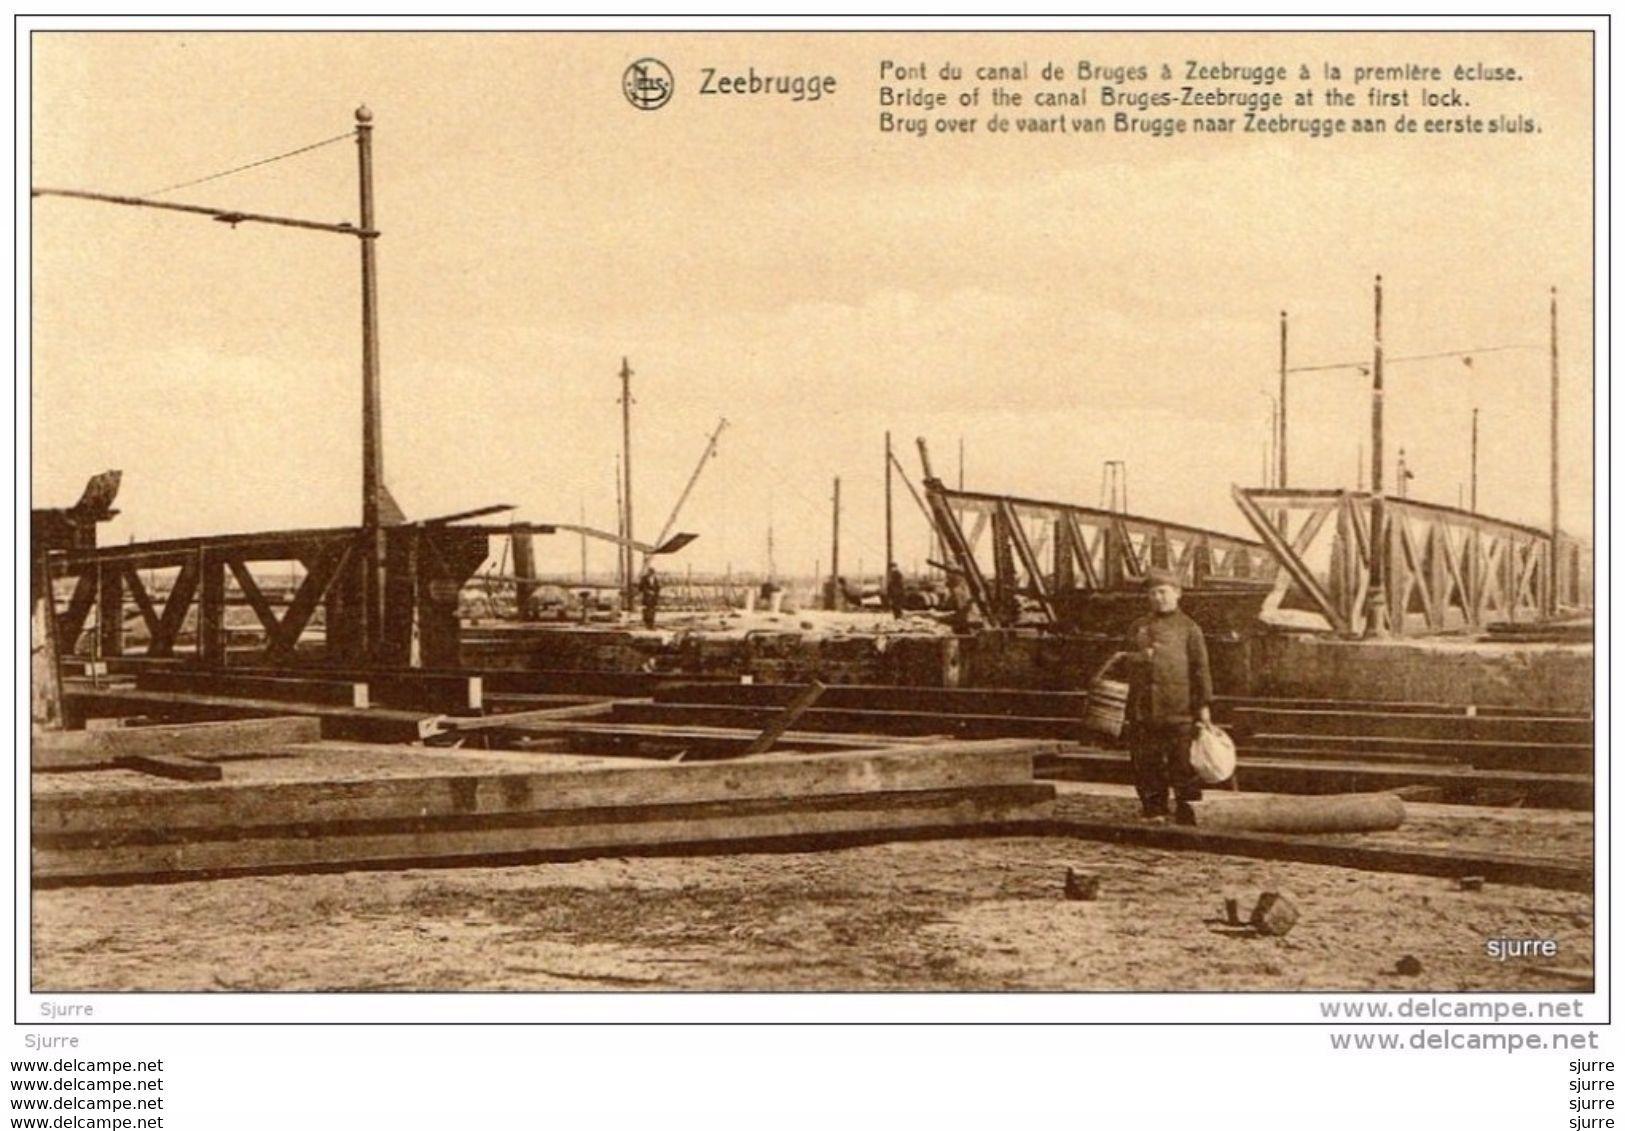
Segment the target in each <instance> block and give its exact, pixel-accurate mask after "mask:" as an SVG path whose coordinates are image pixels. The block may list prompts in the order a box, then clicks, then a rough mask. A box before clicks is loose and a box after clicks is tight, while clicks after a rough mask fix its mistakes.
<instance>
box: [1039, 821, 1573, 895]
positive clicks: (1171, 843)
mask: <svg viewBox="0 0 1625 1131" xmlns="http://www.w3.org/2000/svg"><path fill="white" fill-rule="evenodd" d="M1049 827H1050V829H1051V830H1052V832H1053V833H1054V834H1056V835H1061V836H1071V837H1077V838H1078V839H1080V840H1091V841H1105V842H1107V843H1110V844H1129V845H1134V846H1137V847H1140V848H1161V849H1171V850H1174V851H1195V852H1212V853H1219V854H1222V855H1226V856H1245V857H1250V858H1252V859H1262V860H1290V861H1293V862H1296V863H1302V864H1329V865H1332V866H1335V867H1338V868H1353V869H1357V870H1359V871H1366V872H1401V873H1409V874H1411V875H1422V876H1445V877H1458V876H1467V875H1472V876H1483V877H1484V878H1485V879H1486V880H1488V881H1490V882H1491V883H1500V884H1522V885H1527V886H1529V887H1541V888H1552V889H1555V890H1558V891H1579V892H1589V891H1591V890H1593V888H1594V886H1595V884H1594V880H1593V876H1592V871H1591V868H1590V867H1589V866H1587V865H1583V864H1575V863H1573V862H1572V861H1569V860H1560V859H1556V858H1550V857H1538V856H1514V855H1509V854H1501V853H1486V852H1472V853H1464V852H1460V851H1457V850H1454V849H1452V850H1449V851H1432V850H1428V849H1423V848H1398V847H1389V846H1382V847H1378V846H1375V845H1370V844H1348V843H1336V842H1328V841H1327V840H1325V839H1321V838H1316V837H1304V836H1294V835H1291V834H1286V833H1260V832H1242V831H1239V830H1236V831H1231V830H1208V829H1202V828H1182V827H1178V826H1173V825H1142V824H1133V825H1131V824H1124V823H1120V822H1115V821H1084V820H1057V821H1054V822H1051V824H1050V826H1049Z"/></svg>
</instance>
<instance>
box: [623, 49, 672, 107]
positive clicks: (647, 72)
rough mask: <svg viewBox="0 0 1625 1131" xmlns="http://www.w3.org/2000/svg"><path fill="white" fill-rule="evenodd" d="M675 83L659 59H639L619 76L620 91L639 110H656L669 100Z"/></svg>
mask: <svg viewBox="0 0 1625 1131" xmlns="http://www.w3.org/2000/svg"><path fill="white" fill-rule="evenodd" d="M675 89H676V84H675V83H674V82H673V81H672V77H671V70H670V68H668V67H667V66H666V64H664V63H662V62H661V61H660V60H659V59H639V60H638V61H637V62H636V63H633V64H632V65H631V66H630V67H628V68H626V73H625V74H624V75H622V76H621V92H622V93H623V94H625V95H626V100H627V101H628V102H630V103H631V104H632V105H634V106H636V107H637V108H638V109H639V110H658V109H660V108H661V107H662V106H664V105H665V104H666V103H668V102H670V101H671V95H672V91H673V90H675Z"/></svg>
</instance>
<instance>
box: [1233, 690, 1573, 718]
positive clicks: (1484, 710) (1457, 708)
mask: <svg viewBox="0 0 1625 1131" xmlns="http://www.w3.org/2000/svg"><path fill="white" fill-rule="evenodd" d="M1213 707H1214V710H1215V711H1228V710H1232V709H1235V708H1239V707H1258V708H1280V709H1282V710H1291V711H1297V710H1303V711H1353V712H1365V713H1371V714H1384V715H1389V714H1395V713H1398V712H1404V713H1410V714H1424V715H1466V714H1468V713H1469V712H1471V713H1476V714H1477V715H1480V716H1483V717H1485V718H1497V717H1506V716H1517V717H1519V718H1540V719H1589V718H1591V712H1590V711H1589V710H1580V709H1572V708H1558V707H1550V708H1548V707H1493V706H1491V707H1483V706H1480V707H1467V706H1464V705H1463V704H1460V703H1427V702H1420V701H1416V700H1409V699H1305V698H1293V697H1275V696H1244V695H1217V696H1214V699H1213Z"/></svg>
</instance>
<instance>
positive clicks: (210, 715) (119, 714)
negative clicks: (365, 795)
mask: <svg viewBox="0 0 1625 1131" xmlns="http://www.w3.org/2000/svg"><path fill="white" fill-rule="evenodd" d="M62 698H63V702H64V703H65V704H69V705H71V707H72V709H73V710H76V711H78V712H80V717H81V718H137V717H147V718H154V719H159V720H165V721H175V722H193V721H196V722H204V721H208V720H213V719H255V718H263V717H265V716H268V715H302V716H304V717H307V718H314V719H319V720H320V721H321V727H322V736H323V737H324V738H357V739H364V740H367V741H370V742H418V741H421V740H422V739H424V738H426V737H428V736H429V735H431V734H435V733H438V731H439V725H438V720H439V718H440V716H438V715H425V714H421V713H418V712H415V711H397V710H393V709H390V708H387V707H336V706H329V705H327V704H322V703H295V702H289V701H287V700H278V699H250V698H234V697H231V696H225V695H190V694H186V693H184V692H178V691H140V690H137V689H135V688H104V689H101V690H97V689H94V688H88V687H84V686H82V685H81V686H76V687H74V686H70V687H67V688H64V690H63V694H62Z"/></svg>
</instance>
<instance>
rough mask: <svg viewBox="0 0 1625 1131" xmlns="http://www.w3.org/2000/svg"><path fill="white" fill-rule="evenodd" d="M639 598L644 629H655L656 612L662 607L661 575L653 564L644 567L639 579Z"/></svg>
mask: <svg viewBox="0 0 1625 1131" xmlns="http://www.w3.org/2000/svg"><path fill="white" fill-rule="evenodd" d="M638 597H639V598H640V599H641V601H642V604H643V627H644V628H653V627H654V626H655V610H656V609H658V608H659V607H660V575H659V574H658V573H656V572H655V567H654V564H653V563H650V564H649V565H646V566H644V567H643V576H641V577H639V578H638Z"/></svg>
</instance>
